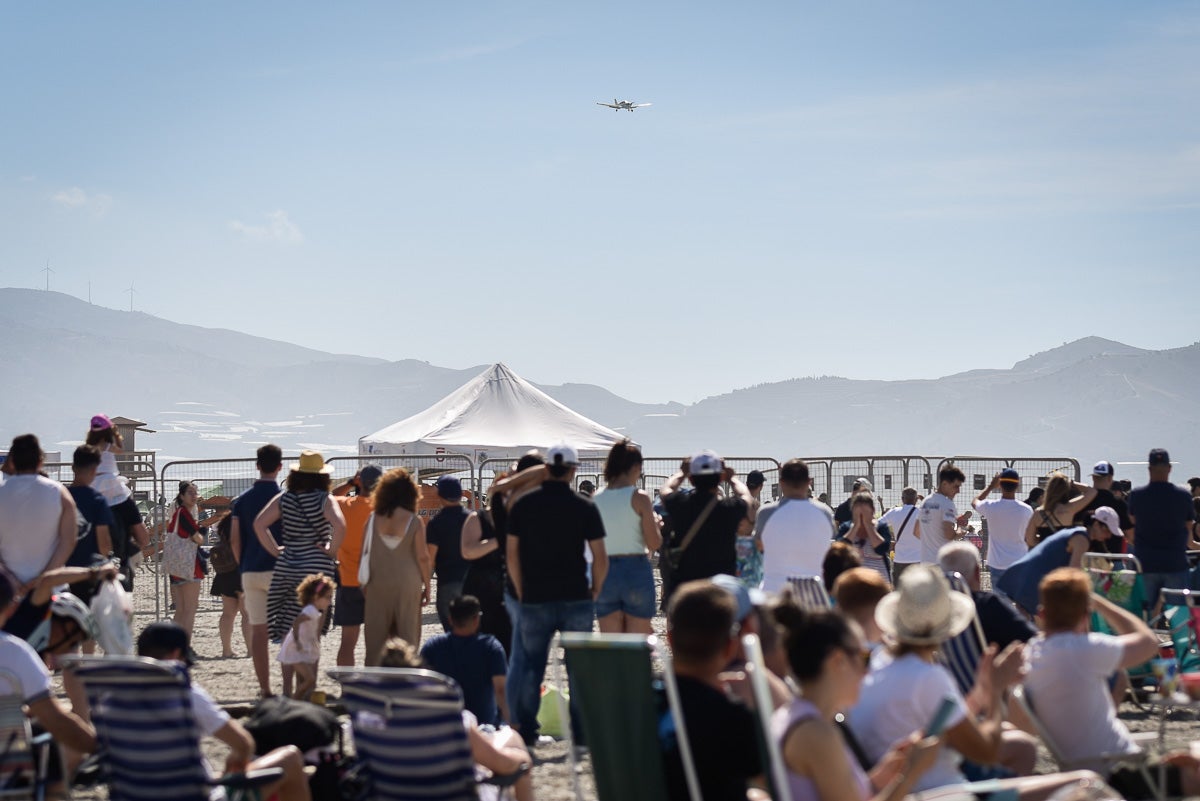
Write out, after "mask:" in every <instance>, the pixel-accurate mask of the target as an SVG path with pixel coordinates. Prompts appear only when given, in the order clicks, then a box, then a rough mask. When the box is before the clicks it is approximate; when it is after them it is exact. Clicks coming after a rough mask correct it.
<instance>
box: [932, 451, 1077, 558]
mask: <svg viewBox="0 0 1200 801" xmlns="http://www.w3.org/2000/svg"><path fill="white" fill-rule="evenodd" d="M949 465H954V466H955V467H957V468H958V469H959V470H962V471H963V474H964V475H966V477H967V480H966V482H965V483H964V484H963V486H962V489H961V490H960V491H959V493H958V496H957V497H956V498H955V499H954V504H955V506H956V507H957V508H958V511H959V512H960V513H962V512H967V511H970V510H971V500H972V499H973V498H975V497H977V496H978V495H979V493H980V492H982V491H983V489H984V488H985V487H987V486H988V485H989V484H991V483H992V476H994V475H996V474H997V473H999V472H1000V471H1001V470H1003V469H1005V468H1008V467H1011V468H1012V469H1014V470H1016V471H1017V474H1018V475H1019V476H1020V477H1021V486H1020V489H1019V490H1018V491H1017V500H1022V501H1023V500H1025V498H1027V497H1029V493H1030V492H1031V491H1032V490H1033V488H1034V487H1042V488H1045V486H1046V482H1047V481H1049V480H1050V474H1051V473H1054V472H1061V473H1064V474H1065V475H1066V476H1067V477H1068V478H1070V479H1072V480H1073V481H1078V480H1079V478H1080V476H1081V473H1080V467H1079V461H1078V460H1077V459H1072V458H1070V457H1066V456H1050V457H1027V456H1018V457H1008V456H951V457H948V458H945V459H942V460H941V461H940V462H938V466H937V472H939V473H940V472H941V471H942V468H944V467H948V466H949ZM934 480H935V481H936V480H937V479H936V476H935V477H934ZM988 497H989V498H998V497H1000V491H999V490H995V491H993V492H992V493H991V494H990V495H989V496H988ZM968 525H969V526H970V528H971V529H972V530H973V531H975V532H977V533H976V534H975V535H973V536H970V537H969V539H971V540H972V541H974V542H975V544H976V545H978V546H979V550H980V551H981V552H982V553H983V555H984V558H985V560H986V558H987V541H988V533H987V522H986V521H984V520H982V519H980V518H979V517H978V516H977V515H976V516H973V517H972V519H971V520H970V522H969V524H968Z"/></svg>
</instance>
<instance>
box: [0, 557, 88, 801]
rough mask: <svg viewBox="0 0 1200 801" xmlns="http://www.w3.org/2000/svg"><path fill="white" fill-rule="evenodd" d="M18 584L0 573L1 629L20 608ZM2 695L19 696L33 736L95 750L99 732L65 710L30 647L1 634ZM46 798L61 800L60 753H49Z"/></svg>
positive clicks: (75, 749)
mask: <svg viewBox="0 0 1200 801" xmlns="http://www.w3.org/2000/svg"><path fill="white" fill-rule="evenodd" d="M16 589H17V586H16V580H15V579H14V578H12V577H11V576H10V575H9V574H8V573H7V572H5V571H0V628H3V627H4V624H5V623H7V622H8V620H9V618H10V617H12V614H13V612H14V610H16V608H17V606H16V603H15V599H16ZM0 665H3V666H4V669H3V670H2V671H0V695H6V696H10V695H16V696H18V697H19V698H20V699H21V703H22V704H23V705H24V706H25V708H26V710H27V714H28V715H29V717H30V718H32V720H33V723H34V733H35V734H37V733H39V732H40V731H48V732H50V734H51V735H52V736H53V738H54V742H56V743H59V744H61V745H63V746H66V747H67V748H70V749H71V750H72V751H75V752H78V753H90V752H92V751H94V750H96V732H95V730H94V729H92V727H91V725H90V724H89V723H87V722H86V721H85V720H83V719H82V718H80V717H79V716H78V715H76V714H75V713H73V712H71V711H69V710H67V709H65V708H63V706H62V705H61V704H60V703H59V702H58V700H57V699H56V698H55V697H54V691H53V688H52V686H51V684H50V671H49V670H48V669H47V668H46V665H45V663H44V662H43V661H42V659H41V658H40V657H39V656H38V653H37V652H36V651H35V650H34V649H33V647H32V646H30V645H29V643H27V642H25V641H24V640H23V639H20V638H19V637H14V636H13V635H11V634H8V633H7V632H3V631H0ZM50 755H51V756H50V763H49V766H48V775H47V782H48V786H47V789H46V797H47V798H49V799H51V800H52V801H53V799H57V798H61V797H62V791H63V787H62V761H61V760H60V759H59V755H58V749H57V748H52V749H51V751H50Z"/></svg>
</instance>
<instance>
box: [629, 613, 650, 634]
mask: <svg viewBox="0 0 1200 801" xmlns="http://www.w3.org/2000/svg"><path fill="white" fill-rule="evenodd" d="M625 631H627V632H629V633H630V634H653V633H654V626H653V624H652V622H651V620H650V618H648V617H634V616H633V615H626V616H625Z"/></svg>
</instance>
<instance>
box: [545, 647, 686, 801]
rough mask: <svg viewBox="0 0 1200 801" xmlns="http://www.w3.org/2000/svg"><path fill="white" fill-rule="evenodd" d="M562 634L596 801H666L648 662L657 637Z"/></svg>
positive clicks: (680, 728) (657, 706)
mask: <svg viewBox="0 0 1200 801" xmlns="http://www.w3.org/2000/svg"><path fill="white" fill-rule="evenodd" d="M561 636H562V646H563V651H564V652H565V654H566V660H567V665H568V666H569V668H570V670H571V677H572V678H571V692H572V693H573V694H574V697H575V700H576V702H577V703H578V705H579V714H580V717H581V718H582V720H581V721H580V723H581V724H582V725H583V733H584V736H585V737H586V738H587V744H588V748H589V750H590V752H591V757H592V773H593V774H594V776H595V780H596V796H597V798H598V801H661V800H662V799H663V798H666V797H667V785H666V774H665V771H664V767H663V757H662V748H661V746H660V744H659V739H658V714H657V710H658V708H659V701H658V698H657V697H656V693H655V689H654V675H653V668H652V662H651V656H652V654H653V653H654V650H655V645H656V639H655V638H654V637H653V636H650V637H647V636H644V635H640V634H594V633H593V634H585V633H567V632H564V633H563V634H562V635H561ZM673 706H674V705H673ZM679 731H684V729H683V727H682V726H680V727H679ZM685 739H686V738H685ZM686 756H687V755H685V766H686V764H687V761H686Z"/></svg>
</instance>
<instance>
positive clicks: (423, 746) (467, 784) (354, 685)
mask: <svg viewBox="0 0 1200 801" xmlns="http://www.w3.org/2000/svg"><path fill="white" fill-rule="evenodd" d="M328 675H329V677H330V678H332V679H334V680H335V681H337V682H338V683H339V684H341V685H342V704H343V705H345V707H346V710H347V711H348V712H349V713H350V725H351V727H352V730H353V733H354V750H355V754H356V755H357V757H358V759H359V760H360V767H361V770H362V774H361V776H360V778H361V779H362V780H363V783H364V785H365V789H366V796H365V798H367V799H370V801H475V799H476V798H478V795H477V794H476V785H477V782H478V783H484V784H492V785H496V786H498V787H507V786H511V785H512V784H514V783H515V782H516V781H517V779H519V778H520V777H521V776H522V775H524V773H525V772H526V771H527V770H528V766H522V769H520V770H518V771H517V772H516V773H514V774H510V775H507V776H495V775H491V774H487V775H483V776H479V777H478V779H477V775H476V770H475V762H474V760H473V759H472V758H471V747H470V744H469V743H468V741H467V730H466V727H465V726H464V724H463V717H462V711H463V701H462V692H461V691H460V690H459V688H458V685H457V684H456V683H455V682H454V680H453V679H450V678H447V677H446V676H443V675H442V674H440V673H435V672H433V671H432V670H421V669H417V668H337V669H335V670H330V671H329V672H328Z"/></svg>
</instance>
